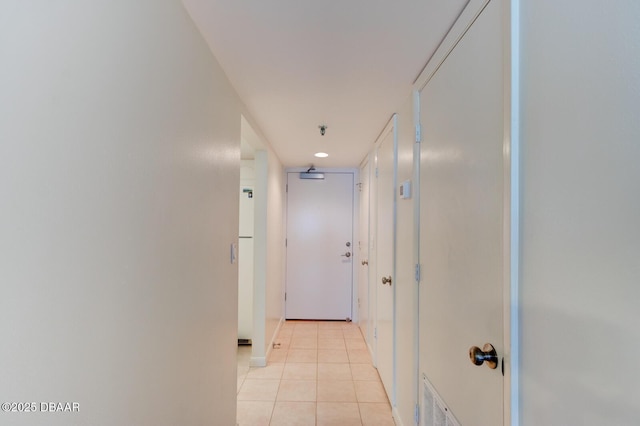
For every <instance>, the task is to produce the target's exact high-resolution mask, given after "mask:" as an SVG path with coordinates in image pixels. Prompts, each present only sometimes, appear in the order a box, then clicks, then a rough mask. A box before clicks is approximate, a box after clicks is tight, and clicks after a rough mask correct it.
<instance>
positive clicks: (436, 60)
mask: <svg viewBox="0 0 640 426" xmlns="http://www.w3.org/2000/svg"><path fill="white" fill-rule="evenodd" d="M491 1H494V2H500V3H501V9H502V16H503V21H502V34H503V57H502V65H503V77H504V79H503V92H504V98H503V123H504V128H503V144H502V148H503V164H504V167H503V170H504V180H503V181H504V184H503V185H504V186H503V201H502V205H503V215H504V216H503V217H504V223H503V271H502V272H503V343H504V348H505V354H504V385H503V424H504V425H511V426H518V425H519V424H520V422H519V417H520V408H519V370H520V354H519V341H520V337H519V311H520V305H519V303H520V302H519V277H520V270H519V261H520V138H519V133H518V130H519V123H520V89H519V87H520V65H519V63H520V62H519V61H520V2H519V0H469V1H468V2H467V4H466V6H465V8H464V9H463V11H462V13H461V14H460V15H459V16H458V18H457V20H456V21H455V23H454V24H453V25H452V26H451V28H450V30H449V32H448V33H447V35H446V36H445V37H444V39H443V41H442V42H441V43H440V45H439V46H438V48H437V49H436V51H435V52H434V53H433V55H432V56H431V58H429V60H428V62H427V64H426V65H425V67H424V68H423V70H422V72H421V73H420V75H419V76H418V78H417V79H416V81H415V82H414V84H413V94H414V125H415V129H416V145H417V147H416V150H414V170H415V176H414V177H415V182H416V187H415V189H416V193H417V194H418V195H417V197H416V199H415V201H414V202H415V203H416V209H415V214H416V220H415V221H414V227H415V229H414V234H415V235H417V236H418V237H417V240H418V242H417V244H416V246H415V256H416V265H419V264H420V251H419V245H420V198H419V191H420V188H419V182H420V146H419V144H420V139H419V135H420V133H421V129H420V92H421V91H422V90H423V89H424V87H425V86H426V85H427V84H428V83H429V81H430V80H431V78H432V77H433V76H434V75H435V73H436V72H437V71H438V69H439V68H440V66H441V65H442V64H443V63H444V61H445V60H446V59H447V57H448V56H449V54H450V53H451V52H452V51H453V49H454V48H455V47H456V46H457V44H458V43H459V42H460V40H461V39H462V37H463V36H464V35H465V34H466V33H467V31H468V30H469V28H470V27H471V26H472V25H473V23H474V22H475V21H476V19H477V18H478V17H479V16H480V14H481V13H482V12H483V11H484V9H485V7H486V6H487V5H488V4H489V3H490V2H491ZM419 287H420V286H418V288H419ZM419 292H420V288H419V289H418V297H419ZM419 324H420V307H419V304H418V311H417V318H416V336H417V343H416V345H417V349H416V350H419V347H420V341H419V336H420V331H419ZM416 375H417V378H418V379H417V382H418V385H417V389H416V391H417V398H418V399H417V400H418V401H420V400H421V392H422V390H421V389H422V387H421V386H420V384H419V383H420V382H421V381H420V379H419V377H420V360H419V356H418V357H417V360H416Z"/></svg>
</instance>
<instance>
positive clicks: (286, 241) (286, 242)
mask: <svg viewBox="0 0 640 426" xmlns="http://www.w3.org/2000/svg"><path fill="white" fill-rule="evenodd" d="M284 246H285V247H288V246H289V239H288V238H285V239H284Z"/></svg>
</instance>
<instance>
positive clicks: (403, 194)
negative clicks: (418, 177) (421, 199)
mask: <svg viewBox="0 0 640 426" xmlns="http://www.w3.org/2000/svg"><path fill="white" fill-rule="evenodd" d="M400 198H404V199H407V198H411V181H410V180H405V181H404V182H402V183H401V184H400Z"/></svg>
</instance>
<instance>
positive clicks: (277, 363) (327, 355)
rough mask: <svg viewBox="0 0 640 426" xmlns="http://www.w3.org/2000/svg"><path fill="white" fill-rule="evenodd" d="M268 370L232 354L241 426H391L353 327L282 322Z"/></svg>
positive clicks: (387, 408)
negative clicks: (278, 345) (251, 364)
mask: <svg viewBox="0 0 640 426" xmlns="http://www.w3.org/2000/svg"><path fill="white" fill-rule="evenodd" d="M276 342H278V343H280V348H279V349H273V351H272V353H271V356H270V358H269V362H268V365H267V366H266V367H264V368H249V364H248V356H249V355H248V354H249V353H250V349H247V348H242V347H241V348H239V351H238V424H239V425H241V426H286V425H291V426H305V425H311V426H331V425H335V426H350V425H359V426H393V425H394V422H393V419H392V417H391V407H390V406H389V400H388V399H387V396H386V393H385V391H384V388H383V386H382V383H381V382H380V377H379V376H378V371H377V370H376V369H375V368H374V367H373V366H372V365H371V358H370V357H369V351H368V349H367V346H366V344H365V341H364V339H363V338H362V334H361V333H360V329H359V328H358V326H357V325H356V324H353V323H346V322H332V321H324V322H323V321H287V322H285V323H284V324H283V325H282V327H281V329H280V332H279V334H278V338H277V339H276Z"/></svg>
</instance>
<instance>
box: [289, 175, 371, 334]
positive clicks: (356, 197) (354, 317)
mask: <svg viewBox="0 0 640 426" xmlns="http://www.w3.org/2000/svg"><path fill="white" fill-rule="evenodd" d="M308 169H309V167H308V166H307V167H288V168H286V169H285V170H284V172H283V173H284V182H285V185H286V183H287V176H288V174H289V173H300V172H306V171H307V170H308ZM315 172H318V173H350V174H352V175H353V188H352V197H353V216H352V217H351V221H352V222H351V223H352V235H353V240H352V241H358V238H359V234H360V229H359V218H360V216H359V215H360V193H359V192H358V185H357V184H356V183H357V182H358V179H359V176H360V170H359V169H358V168H347V167H345V168H330V167H316V169H315ZM285 197H286V200H285V206H286V205H287V204H286V203H288V198H289V192H288V191H287V190H286V189H285ZM283 221H284V222H283V225H284V232H285V236H286V235H287V231H288V230H287V208H286V207H285V209H284V214H283ZM284 250H285V262H284V271H283V273H284V276H285V281H286V268H287V259H286V257H287V256H286V253H287V249H286V246H285V247H284ZM351 258H352V259H353V261H352V262H351V321H352V322H354V323H357V322H358V318H359V313H358V286H357V285H355V284H356V283H357V282H358V276H359V275H358V273H359V270H358V268H356V267H355V265H356V264H357V263H358V262H360V253H357V250H352V256H351ZM284 284H285V293H286V284H287V283H286V282H285V283H284ZM282 296H283V298H284V297H285V294H284V293H283V295H282ZM282 303H283V308H284V309H283V311H284V310H286V299H283V301H282Z"/></svg>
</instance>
